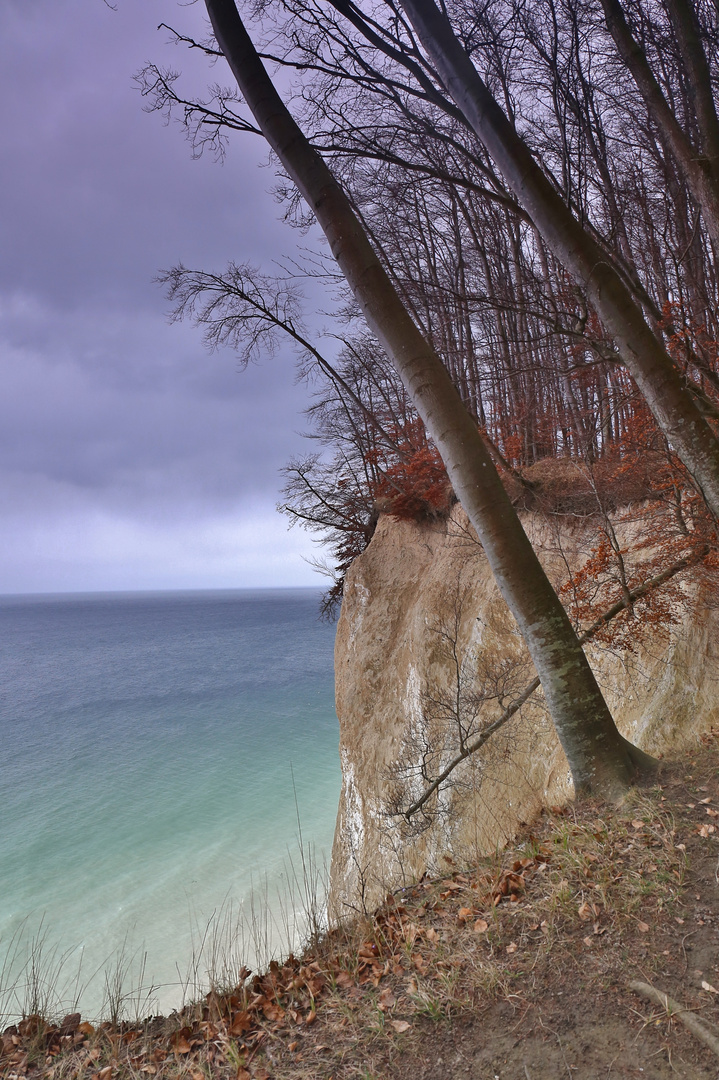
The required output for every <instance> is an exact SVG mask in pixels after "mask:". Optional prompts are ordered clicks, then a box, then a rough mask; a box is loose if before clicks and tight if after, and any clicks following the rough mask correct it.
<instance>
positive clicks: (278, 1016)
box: [262, 1002, 285, 1024]
mask: <svg viewBox="0 0 719 1080" xmlns="http://www.w3.org/2000/svg"><path fill="white" fill-rule="evenodd" d="M262 1011H263V1013H264V1014H265V1016H266V1017H267V1019H268V1020H273V1021H274V1022H275V1023H277V1024H278V1023H279V1022H280V1020H284V1016H285V1010H284V1009H283V1008H282V1006H281V1005H272V1004H271V1003H269V1002H268V1003H267V1005H263V1006H262Z"/></svg>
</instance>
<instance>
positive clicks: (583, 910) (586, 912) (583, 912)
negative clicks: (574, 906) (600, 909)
mask: <svg viewBox="0 0 719 1080" xmlns="http://www.w3.org/2000/svg"><path fill="white" fill-rule="evenodd" d="M593 914H594V912H593V911H592V909H591V907H590V905H589V904H588V903H587V902H586V900H585V901H584V903H583V904H580V906H579V909H578V911H577V915H579V918H580V919H581V920H582V922H587V921H588V920H589V919H591V917H592V915H593Z"/></svg>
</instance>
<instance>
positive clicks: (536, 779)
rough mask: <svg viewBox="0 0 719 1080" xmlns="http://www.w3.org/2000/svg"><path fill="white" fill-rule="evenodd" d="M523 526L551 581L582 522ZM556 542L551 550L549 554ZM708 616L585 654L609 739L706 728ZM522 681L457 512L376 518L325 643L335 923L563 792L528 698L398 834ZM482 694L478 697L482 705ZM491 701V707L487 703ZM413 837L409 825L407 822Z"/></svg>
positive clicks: (478, 553)
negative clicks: (609, 716) (434, 781)
mask: <svg viewBox="0 0 719 1080" xmlns="http://www.w3.org/2000/svg"><path fill="white" fill-rule="evenodd" d="M525 527H526V528H527V530H528V532H529V533H530V536H531V537H532V539H533V541H534V543H535V546H536V547H537V548H538V550H539V551H540V555H541V556H542V559H543V561H544V563H545V566H546V568H547V570H548V573H549V574H550V577H552V578H553V580H555V581H557V582H558V581H560V580H564V578H565V577H566V563H565V560H566V562H568V563H569V565H570V566H571V565H574V566H578V565H579V564H580V561H581V554H580V553H581V551H582V550H584V549H586V545H587V534H586V532H583V531H582V526H575V527H573V528H572V527H569V526H562V527H561V531H560V532H559V533H557V531H556V527H554V532H553V533H550V530H549V528H548V527H547V526H546V525H545V524H544V523H543V522H542V520H541V519H539V518H536V519H534V518H533V517H532V515H527V517H526V519H525ZM560 549H561V550H560ZM718 651H719V612H716V611H714V610H709V609H703V610H702V608H701V606H700V605H697V604H695V605H693V606H692V608H691V610H687V612H685V613H684V614H682V617H681V621H680V623H679V624H677V625H676V626H674V627H672V628H671V631H670V632H669V633H668V634H667V635H657V634H654V635H646V636H644V637H639V638H638V640H637V644H636V648H635V650H634V652H633V653H631V654H629V653H622V654H617V653H616V652H609V651H607V650H602V649H600V648H592V649H591V650H590V659H591V662H592V664H593V666H594V668H595V671H596V673H597V676H598V679H599V681H600V684H601V686H602V689H603V691H604V693H605V695H606V697H607V701H608V703H609V705H610V708H611V709H612V711H613V713H614V717H615V719H616V722H617V725H618V726H619V728H620V730H621V731H622V732H623V733H624V734H625V735H626V736H627V737H628V738H630V739H632V741H634V742H636V743H638V744H639V745H640V746H641V747H642V748H644V749H645V750H648V751H649V752H650V753H654V754H660V753H667V752H669V751H671V748H672V746H675V745H678V744H680V743H682V742H686V741H687V740H689V739H692V738H696V737H697V736H698V734H699V733H700V732H702V731H706V730H708V729H709V728H710V727H711V726H712V724H716V725H718V726H719V663H718V662H717V652H718ZM533 676H534V671H533V669H532V667H531V665H530V664H529V663H528V662H527V659H526V655H525V653H524V649H523V646H522V643H521V640H520V639H519V637H518V635H517V633H516V629H515V627H514V623H513V620H512V618H511V616H510V615H509V613H508V611H507V609H506V607H505V606H504V603H503V601H502V599H501V597H500V596H499V593H498V591H497V589H496V587H495V585H494V582H493V580H492V576H491V574H490V572H489V569H488V566H487V563H486V560H485V558H484V555H483V553H482V550H481V547H480V546H479V545H478V544H477V542H476V540H475V539H474V537H473V534H472V532H471V529H470V527H469V526H468V524H467V520H466V518H465V516H464V514H463V512H462V511H461V509H460V508H459V507H456V508H455V510H454V512H453V515H452V517H451V519H450V521H449V522H447V523H442V522H440V523H427V524H417V523H414V522H406V521H398V520H396V519H392V518H389V517H382V518H381V519H380V522H379V524H378V527H377V531H376V533H375V536H374V537H373V539H372V542H371V544H370V545H369V547H368V548H367V550H366V551H365V552H364V553H363V554H362V555H361V556H360V557H359V558H358V559H357V560H356V561H355V562H354V563H353V565H352V567H351V569H350V572H349V574H348V577H347V582H346V586H345V595H344V600H343V603H342V613H341V616H340V620H339V624H338V629H337V642H336V646H335V680H336V704H337V715H338V717H339V721H340V752H341V760H342V772H343V786H342V794H341V797H340V806H339V812H338V816H337V827H336V831H335V840H334V847H333V852H332V870H331V896H330V909H331V911H332V913H333V916H334V917H341V916H342V915H343V914H344V913H347V912H348V911H356V910H358V909H359V910H361V909H362V908H363V907H365V908H367V909H370V908H372V907H374V906H375V905H376V904H377V903H378V902H379V901H380V900H381V899H382V898H383V896H384V895H385V893H386V892H387V891H388V890H390V889H395V888H397V887H398V886H401V885H402V884H408V883H409V882H411V881H414V880H416V879H417V878H419V877H421V875H422V874H423V873H425V872H429V873H430V874H438V873H442V872H443V871H446V870H447V869H448V867H451V866H452V865H453V864H454V863H455V862H456V863H458V864H466V863H470V862H471V861H472V859H473V858H476V857H477V856H479V855H480V854H486V853H488V852H491V851H493V850H495V849H496V848H498V847H501V846H502V845H503V844H504V843H505V842H506V841H507V840H508V839H509V838H510V837H511V836H513V835H514V834H515V832H516V831H517V828H518V826H519V824H520V823H521V822H524V821H530V820H531V819H532V817H534V816H535V815H536V814H537V812H538V811H539V810H540V808H541V807H542V806H544V805H547V804H555V803H561V802H564V801H566V800H567V799H568V798H570V797H571V793H572V787H571V779H570V776H569V769H568V766H567V762H566V759H565V757H564V755H563V753H562V751H561V748H560V747H559V744H558V741H557V738H556V736H555V734H554V731H553V729H552V726H551V723H550V722H549V719H548V717H547V715H546V712H545V710H544V709H543V707H542V703H541V693H540V695H538V697H537V699H536V700H534V699H533V703H530V704H528V705H527V706H525V707H523V708H522V710H521V712H520V713H519V714H518V715H517V716H516V717H515V718H514V719H513V720H511V721H510V722H509V723H508V724H507V725H506V726H505V727H503V728H502V729H501V731H500V732H499V733H498V734H497V735H495V736H494V737H493V738H492V740H490V742H488V743H487V745H486V746H485V747H484V748H483V749H482V751H480V753H479V754H477V755H473V756H472V757H470V758H468V759H467V760H466V761H465V762H464V763H463V764H462V765H461V766H460V768H459V769H457V770H456V772H455V773H454V774H453V778H452V782H451V783H450V784H448V785H447V786H445V787H444V788H441V789H440V791H439V793H438V794H437V795H435V796H434V797H433V798H432V799H430V801H429V802H428V803H427V810H428V813H427V815H426V816H425V817H424V818H422V816H421V815H419V816H415V818H413V824H412V825H411V826H408V825H407V823H406V822H405V821H403V819H402V818H401V817H397V816H393V814H392V811H393V810H397V809H398V807H402V806H407V805H408V804H410V803H411V802H412V801H413V800H415V799H416V798H417V797H418V796H419V795H420V794H421V793H422V791H423V790H424V787H425V781H424V780H423V778H422V775H421V770H422V765H423V763H424V764H425V771H426V772H427V774H428V775H436V773H437V771H439V769H440V768H442V767H443V766H444V765H446V764H447V762H448V761H449V759H450V758H451V757H452V756H453V754H454V753H455V752H456V748H457V745H458V738H459V731H460V729H463V730H464V731H465V732H467V731H470V732H471V731H472V730H476V729H479V728H480V727H482V726H484V725H485V724H486V723H487V722H489V721H490V720H492V719H493V718H495V717H496V716H498V715H499V714H500V713H501V712H502V708H503V707H504V706H506V704H508V703H509V702H511V701H512V700H513V699H514V697H515V696H516V695H517V694H518V693H519V692H520V691H521V690H522V688H523V687H524V686H525V685H526V684H527V683H528V682H529V681H531V679H532V678H533ZM483 696H484V697H485V698H486V699H491V698H493V700H485V701H484V702H482V701H481V700H479V699H480V698H482V697H483ZM497 696H499V697H501V699H502V701H503V703H504V705H500V704H498V702H497ZM418 821H419V822H421V825H422V828H417V822H418Z"/></svg>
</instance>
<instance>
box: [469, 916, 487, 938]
mask: <svg viewBox="0 0 719 1080" xmlns="http://www.w3.org/2000/svg"><path fill="white" fill-rule="evenodd" d="M472 929H473V930H474V932H475V934H486V933H487V931H488V930H489V923H488V922H487V920H486V919H477V921H476V923H475V924H474V926H473V927H472Z"/></svg>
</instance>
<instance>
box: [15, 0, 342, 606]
mask: <svg viewBox="0 0 719 1080" xmlns="http://www.w3.org/2000/svg"><path fill="white" fill-rule="evenodd" d="M115 9H116V10H112V9H111V8H110V7H109V6H107V5H106V4H105V3H103V0H63V2H62V3H57V0H2V3H1V4H0V81H1V83H2V96H1V97H0V100H2V102H3V112H4V120H3V125H2V132H3V146H2V154H0V196H1V199H0V381H1V384H2V385H1V391H0V502H1V504H2V508H3V512H2V515H1V517H0V593H24V592H65V591H95V590H101V591H104V590H114V589H179V588H244V587H260V586H263V587H264V586H293V585H298V586H301V585H318V586H321V585H323V583H324V579H322V578H321V577H319V576H318V575H317V573H316V572H315V571H314V570H312V568H311V567H310V565H309V564H308V562H307V561H306V560H307V559H308V558H313V557H317V556H318V555H321V551H318V548H317V546H316V545H315V544H314V543H312V541H311V539H310V538H309V536H308V535H307V533H305V532H303V531H302V530H301V529H299V528H293V529H291V530H288V522H287V519H286V517H284V516H283V515H280V514H279V513H278V512H277V511H276V510H275V506H276V503H277V502H278V499H279V498H280V488H281V485H282V477H281V475H280V470H281V468H282V466H283V465H285V464H286V463H287V462H288V460H289V459H290V458H291V457H293V456H295V455H299V454H302V453H307V452H310V451H311V450H312V449H313V447H312V445H311V444H308V442H307V440H306V439H304V438H303V437H302V432H303V431H304V430H306V427H307V422H306V420H305V418H304V417H303V415H302V410H303V408H304V407H305V406H306V405H307V403H308V400H309V390H308V388H307V387H305V386H303V385H298V384H297V383H296V381H295V376H294V365H295V357H294V355H293V354H292V351H291V350H290V349H288V351H287V352H286V353H279V354H277V355H275V356H273V357H269V358H267V359H265V360H262V361H260V362H259V363H257V364H253V365H251V366H250V367H249V368H248V369H247V370H245V371H241V370H240V365H239V363H238V360H237V358H236V357H235V356H234V355H233V354H232V352H230V351H228V350H225V351H222V352H216V353H208V352H207V351H206V350H205V349H204V347H203V345H202V342H201V338H200V333H199V331H198V330H197V329H195V328H193V327H192V326H191V325H189V324H179V325H177V324H175V325H170V323H169V322H168V319H167V309H168V304H167V301H166V299H165V297H164V296H163V292H162V289H161V288H160V287H159V286H158V285H157V284H156V283H155V282H154V281H153V279H154V278H155V277H156V275H157V274H158V272H159V271H161V270H162V269H166V268H169V267H171V266H173V265H175V264H176V263H178V262H180V261H181V262H183V263H184V264H185V265H186V266H188V267H192V268H197V269H200V268H201V269H207V270H215V271H217V270H222V269H223V268H224V266H225V265H226V263H227V262H228V261H229V260H230V259H234V260H236V261H237V262H243V261H250V262H252V263H254V264H257V265H258V266H262V267H264V268H265V269H266V270H268V271H269V272H272V271H273V269H274V268H275V265H276V264H275V260H278V259H282V257H283V256H288V255H289V256H292V255H293V253H295V252H296V250H297V247H298V245H307V244H308V243H310V242H311V240H312V238H311V237H310V238H309V239H308V238H307V237H306V236H304V237H303V236H301V235H300V234H298V233H297V231H295V230H292V229H291V228H289V227H288V226H287V225H286V224H285V223H283V222H282V208H281V206H279V205H278V204H277V202H276V200H275V198H274V195H273V193H272V188H273V184H274V182H275V171H274V169H273V167H272V166H271V165H270V166H269V167H268V155H267V151H266V148H265V146H264V145H263V144H262V142H261V140H260V139H259V138H258V137H256V136H250V135H245V136H243V135H237V136H235V137H234V141H233V143H232V144H231V145H230V148H229V152H228V155H227V158H226V160H225V162H224V164H218V163H217V162H216V161H215V160H213V158H212V156H211V155H207V154H206V155H205V156H203V157H201V158H200V159H199V160H193V158H192V154H191V149H190V147H189V145H188V143H187V142H186V140H185V138H184V136H183V133H182V131H181V130H180V129H179V128H178V127H176V126H174V125H169V126H166V125H164V124H163V122H162V119H161V118H160V116H158V115H157V114H148V113H146V112H144V111H143V101H142V98H141V96H140V94H139V92H138V90H137V88H136V86H135V84H134V82H133V75H134V74H135V73H136V72H137V71H138V70H139V69H140V68H142V67H143V66H144V64H145V63H147V62H148V61H154V62H156V63H157V64H158V65H160V66H164V67H172V68H174V69H176V70H181V71H182V72H183V77H184V78H185V79H186V82H185V85H186V86H187V88H188V89H189V90H192V89H198V88H201V87H202V86H203V85H205V84H206V83H212V82H220V83H223V84H224V85H229V84H230V82H231V77H230V75H229V72H227V74H226V73H225V71H223V70H221V69H220V66H219V64H218V65H217V66H216V67H214V68H213V67H211V66H208V65H207V62H206V60H205V58H204V57H202V56H200V55H199V54H198V53H196V52H192V53H188V52H187V51H186V50H185V49H183V48H179V47H178V46H177V45H174V44H172V43H171V41H170V36H169V34H168V33H167V31H166V30H158V24H159V23H161V22H165V23H169V24H171V25H172V26H174V27H175V28H177V29H178V30H180V31H181V32H182V33H186V34H189V35H196V36H204V35H205V34H206V26H207V24H206V19H205V13H204V5H202V4H200V3H194V4H192V3H190V4H188V3H186V2H185V3H180V2H178V0H116V3H115Z"/></svg>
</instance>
